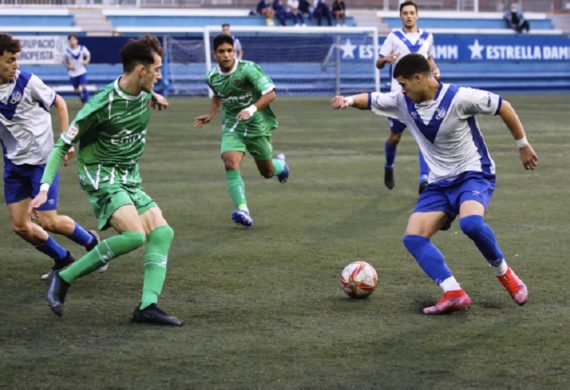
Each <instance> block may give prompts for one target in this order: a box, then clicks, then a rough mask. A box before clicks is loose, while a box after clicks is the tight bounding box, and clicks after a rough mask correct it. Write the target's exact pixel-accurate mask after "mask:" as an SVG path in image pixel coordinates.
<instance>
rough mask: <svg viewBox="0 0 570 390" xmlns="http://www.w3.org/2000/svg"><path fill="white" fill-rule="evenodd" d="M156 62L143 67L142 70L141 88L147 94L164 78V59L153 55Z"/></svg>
mask: <svg viewBox="0 0 570 390" xmlns="http://www.w3.org/2000/svg"><path fill="white" fill-rule="evenodd" d="M153 57H154V62H153V63H152V64H150V65H146V66H143V67H142V68H141V70H140V73H139V75H140V84H139V85H140V88H141V89H142V90H143V91H145V92H151V91H152V89H153V88H154V85H155V84H156V82H157V81H158V80H159V79H161V78H162V58H161V57H160V56H159V55H158V54H156V53H153Z"/></svg>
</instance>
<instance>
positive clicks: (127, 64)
mask: <svg viewBox="0 0 570 390" xmlns="http://www.w3.org/2000/svg"><path fill="white" fill-rule="evenodd" d="M154 53H156V54H158V55H159V56H160V57H162V56H163V55H164V49H163V48H162V46H160V41H159V40H158V38H157V37H155V36H154V35H143V36H142V37H140V38H137V39H131V40H129V41H128V42H127V44H126V45H125V46H123V48H122V49H121V60H122V62H123V71H124V72H132V71H133V70H134V69H135V66H136V65H137V64H143V65H145V66H146V65H150V64H152V63H153V62H154V56H153V54H154Z"/></svg>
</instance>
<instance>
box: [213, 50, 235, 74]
mask: <svg viewBox="0 0 570 390" xmlns="http://www.w3.org/2000/svg"><path fill="white" fill-rule="evenodd" d="M214 57H216V61H218V64H219V65H220V69H221V70H222V71H224V72H227V71H230V70H231V69H232V68H233V67H234V63H235V57H234V47H233V46H232V45H230V44H229V43H222V44H221V45H220V46H218V48H217V49H216V51H214Z"/></svg>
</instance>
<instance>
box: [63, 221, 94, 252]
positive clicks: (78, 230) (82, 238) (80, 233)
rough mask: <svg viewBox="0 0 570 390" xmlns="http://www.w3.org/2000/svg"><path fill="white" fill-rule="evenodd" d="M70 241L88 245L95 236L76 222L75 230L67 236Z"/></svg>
mask: <svg viewBox="0 0 570 390" xmlns="http://www.w3.org/2000/svg"><path fill="white" fill-rule="evenodd" d="M67 238H69V239H70V240H71V241H73V242H76V243H78V244H79V245H81V246H85V247H88V246H89V245H91V244H92V243H93V241H94V240H95V237H93V235H92V234H91V233H89V232H88V231H87V230H85V229H83V228H82V227H81V225H79V224H78V223H76V224H75V230H74V231H73V233H72V234H71V236H67Z"/></svg>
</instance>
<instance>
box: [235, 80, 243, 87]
mask: <svg viewBox="0 0 570 390" xmlns="http://www.w3.org/2000/svg"><path fill="white" fill-rule="evenodd" d="M234 83H235V85H236V86H238V87H239V86H240V85H242V84H243V81H241V80H240V79H237V80H236V81H235V82H234Z"/></svg>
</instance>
